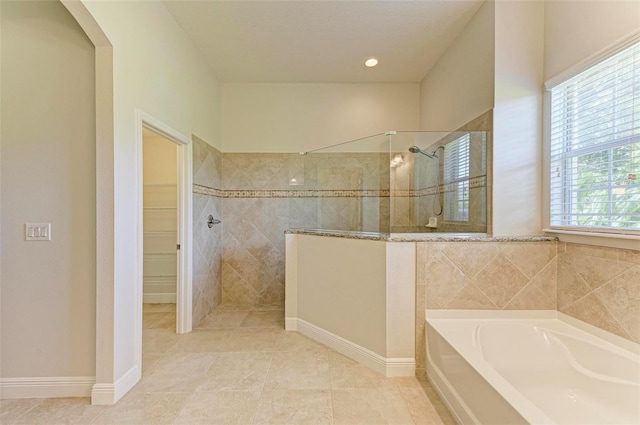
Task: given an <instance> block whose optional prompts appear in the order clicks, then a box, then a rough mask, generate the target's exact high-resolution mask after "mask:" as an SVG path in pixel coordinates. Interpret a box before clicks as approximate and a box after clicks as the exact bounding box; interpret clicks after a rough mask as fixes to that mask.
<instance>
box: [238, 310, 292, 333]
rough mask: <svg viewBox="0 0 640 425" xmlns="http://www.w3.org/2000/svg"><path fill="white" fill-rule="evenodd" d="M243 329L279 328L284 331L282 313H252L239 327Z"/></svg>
mask: <svg viewBox="0 0 640 425" xmlns="http://www.w3.org/2000/svg"><path fill="white" fill-rule="evenodd" d="M240 326H241V327H243V328H248V327H257V328H279V329H284V311H252V312H249V314H248V315H247V317H246V318H245V319H244V321H243V322H242V324H241V325H240Z"/></svg>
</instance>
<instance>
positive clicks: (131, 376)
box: [91, 365, 142, 405]
mask: <svg viewBox="0 0 640 425" xmlns="http://www.w3.org/2000/svg"><path fill="white" fill-rule="evenodd" d="M141 377H142V374H141V370H140V368H139V367H138V366H137V365H136V366H133V367H132V368H131V369H129V370H128V371H127V373H125V374H124V375H122V376H121V377H120V378H119V379H118V380H117V381H116V382H115V384H95V385H94V386H93V389H92V390H91V404H95V405H111V404H115V403H116V402H117V401H118V400H120V399H121V398H122V396H124V395H125V394H126V393H128V392H129V390H131V388H133V386H134V385H135V384H137V383H138V381H139V380H140V378H141Z"/></svg>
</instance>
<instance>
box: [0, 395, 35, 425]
mask: <svg viewBox="0 0 640 425" xmlns="http://www.w3.org/2000/svg"><path fill="white" fill-rule="evenodd" d="M41 402H42V399H40V398H22V399H15V400H0V424H3V425H4V424H11V423H13V421H15V420H16V419H18V418H19V417H20V416H22V415H24V414H25V413H27V412H28V411H29V410H30V409H32V408H33V407H35V406H36V405H38V403H41Z"/></svg>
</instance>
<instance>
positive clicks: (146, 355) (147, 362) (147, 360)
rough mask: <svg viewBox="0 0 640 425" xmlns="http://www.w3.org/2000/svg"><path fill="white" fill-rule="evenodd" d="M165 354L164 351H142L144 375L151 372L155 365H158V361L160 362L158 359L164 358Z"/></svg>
mask: <svg viewBox="0 0 640 425" xmlns="http://www.w3.org/2000/svg"><path fill="white" fill-rule="evenodd" d="M163 355H164V353H153V352H152V353H150V352H143V353H142V375H143V376H144V375H146V374H148V373H149V372H151V370H153V367H154V366H155V365H156V363H158V360H160V358H162V356H163Z"/></svg>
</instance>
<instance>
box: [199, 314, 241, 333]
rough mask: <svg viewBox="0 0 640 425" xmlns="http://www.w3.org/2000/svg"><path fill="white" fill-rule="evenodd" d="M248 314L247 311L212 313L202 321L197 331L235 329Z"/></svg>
mask: <svg viewBox="0 0 640 425" xmlns="http://www.w3.org/2000/svg"><path fill="white" fill-rule="evenodd" d="M248 314H249V312H248V311H214V312H212V313H209V315H208V316H207V317H205V318H204V319H202V321H201V322H200V323H199V324H198V329H227V328H237V327H239V326H240V324H241V323H242V321H243V320H244V319H245V317H247V315H248Z"/></svg>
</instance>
